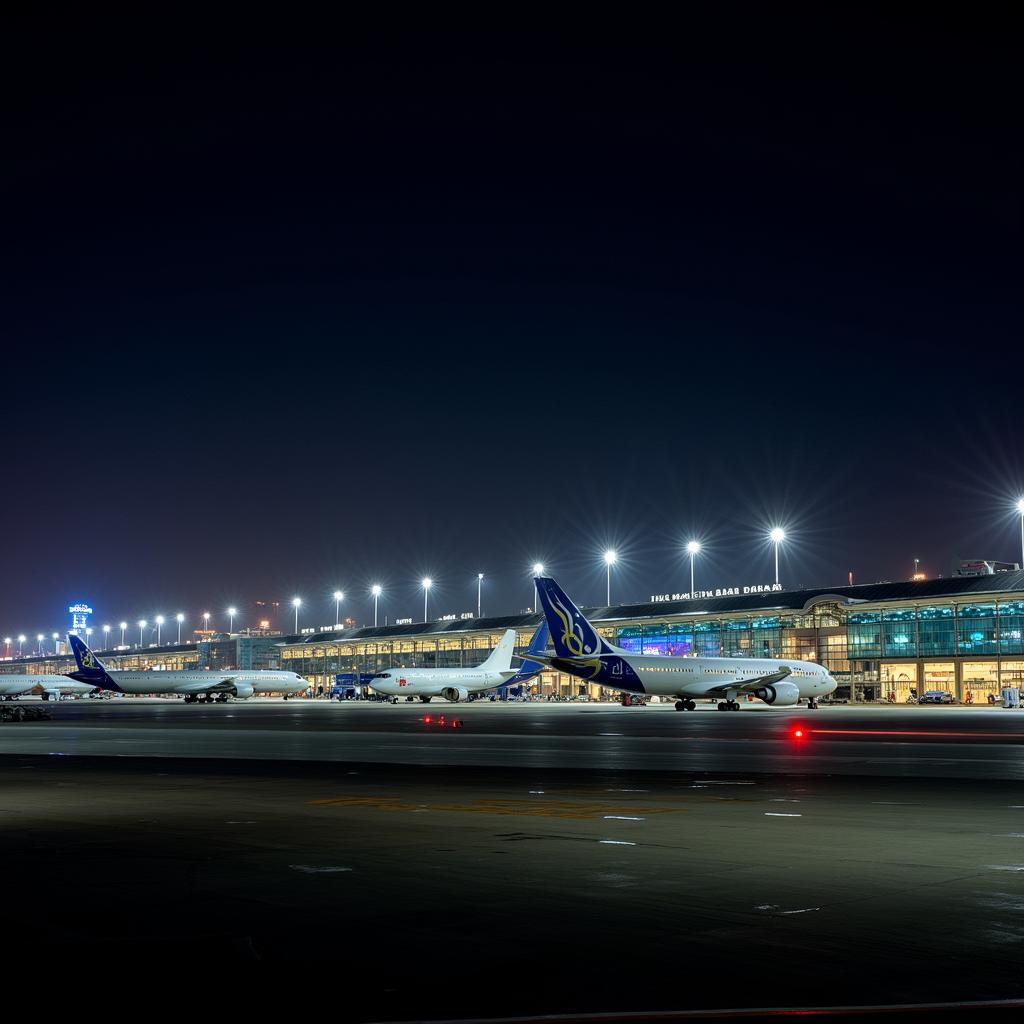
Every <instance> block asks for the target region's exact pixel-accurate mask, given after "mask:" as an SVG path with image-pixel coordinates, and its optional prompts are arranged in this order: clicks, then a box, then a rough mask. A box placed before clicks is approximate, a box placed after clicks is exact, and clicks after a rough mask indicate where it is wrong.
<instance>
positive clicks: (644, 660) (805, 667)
mask: <svg viewBox="0 0 1024 1024" xmlns="http://www.w3.org/2000/svg"><path fill="white" fill-rule="evenodd" d="M621 657H622V658H623V660H624V661H626V662H628V663H629V665H630V667H631V668H632V669H633V671H634V672H635V673H636V675H637V677H638V678H639V680H640V682H641V684H642V685H643V692H644V693H649V694H653V695H658V696H663V697H677V696H678V697H704V696H708V697H713V696H715V695H716V694H718V693H722V692H724V691H723V687H725V686H727V684H730V683H735V684H736V686H737V688H738V689H739V691H740V692H742V688H743V687H744V686H749V684H750V682H751V681H752V680H757V679H763V678H764V677H765V676H771V675H773V674H775V673H778V672H780V671H781V670H782V669H784V668H786V669H789V673H788V674H787V675H786V676H784V677H783V679H782V680H781V681H782V682H786V683H792V684H793V685H794V686H796V687H797V689H798V690H799V691H800V698H801V699H802V700H816V699H817V698H819V697H824V696H827V695H828V694H830V693H832V691H833V690H835V688H836V686H837V683H836V681H835V680H834V679H833V678H832V677H831V676H830V675H829V674H828V671H827V670H826V669H825V667H824V666H823V665H818V664H816V663H815V662H813V661H795V660H793V659H792V658H673V657H657V656H655V657H651V656H649V655H648V656H644V655H631V654H630V655H621ZM623 689H630V687H629V686H627V685H624V686H623Z"/></svg>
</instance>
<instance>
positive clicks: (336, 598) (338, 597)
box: [334, 590, 345, 601]
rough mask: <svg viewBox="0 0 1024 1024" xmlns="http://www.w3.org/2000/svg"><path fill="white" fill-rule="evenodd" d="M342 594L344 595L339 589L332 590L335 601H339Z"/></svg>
mask: <svg viewBox="0 0 1024 1024" xmlns="http://www.w3.org/2000/svg"><path fill="white" fill-rule="evenodd" d="M344 596H345V595H344V594H343V593H342V592H341V591H340V590H336V591H335V592H334V600H335V601H340V600H341V599H342V598H343V597H344Z"/></svg>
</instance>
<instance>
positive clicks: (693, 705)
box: [683, 700, 697, 711]
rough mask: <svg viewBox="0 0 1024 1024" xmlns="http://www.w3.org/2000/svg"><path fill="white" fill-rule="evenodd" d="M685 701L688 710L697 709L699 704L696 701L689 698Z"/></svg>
mask: <svg viewBox="0 0 1024 1024" xmlns="http://www.w3.org/2000/svg"><path fill="white" fill-rule="evenodd" d="M683 703H684V704H685V705H686V710H687V711H696V710H697V705H696V703H695V702H694V701H692V700H687V701H684V702H683Z"/></svg>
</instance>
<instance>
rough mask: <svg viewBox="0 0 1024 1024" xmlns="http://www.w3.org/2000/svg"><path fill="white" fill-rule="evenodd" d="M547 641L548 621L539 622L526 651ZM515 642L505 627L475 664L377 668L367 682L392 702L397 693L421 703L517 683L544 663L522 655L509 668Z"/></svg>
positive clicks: (454, 699) (456, 698)
mask: <svg viewBox="0 0 1024 1024" xmlns="http://www.w3.org/2000/svg"><path fill="white" fill-rule="evenodd" d="M547 642H548V628H547V624H546V623H542V624H541V626H540V627H539V628H538V629H537V632H536V633H534V634H533V637H532V638H531V640H530V646H529V647H528V648H527V649H526V652H527V654H531V655H532V654H533V652H534V651H535V650H536V651H542V650H544V648H545V647H546V646H547ZM515 645H516V631H515V630H514V629H507V630H506V631H505V635H504V636H503V637H502V638H501V640H500V641H499V642H498V646H497V647H495V648H494V650H493V651H492V652H491V654H490V657H488V658H487V660H486V661H485V662H484V663H483V664H482V665H478V666H477V667H476V668H389V669H388V670H387V671H386V672H378V673H377V674H376V675H375V676H374V677H373V678H372V679H371V680H370V686H372V687H373V689H375V690H376V691H377V692H378V693H383V694H387V695H388V696H390V697H391V703H392V704H397V703H398V698H399V697H419V699H420V700H421V701H423V703H424V704H429V703H430V700H431V698H432V697H444V699H445V700H448V701H452V702H458V701H460V700H465V699H466V698H467V697H468V696H469V695H470V694H471V693H480V692H481V691H482V690H491V689H493V688H494V687H495V686H508V685H513V686H516V685H518V684H519V683H523V682H526V681H527V680H529V679H532V678H533V677H534V676H535V675H537V674H538V673H539V672H542V671H543V669H544V666H543V665H539V664H537V662H535V661H530V660H527V659H525V658H523V659H521V660H522V665H520V667H519V668H518V669H515V668H512V651H513V648H514V647H515Z"/></svg>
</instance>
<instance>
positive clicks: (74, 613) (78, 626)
mask: <svg viewBox="0 0 1024 1024" xmlns="http://www.w3.org/2000/svg"><path fill="white" fill-rule="evenodd" d="M68 611H69V612H71V632H72V633H74V634H75V636H85V627H86V626H87V625H88V623H89V616H90V615H92V609H91V608H90V607H89V606H88V605H87V604H85V603H84V602H83V601H79V602H78V604H73V605H71V606H70V607H69V608H68Z"/></svg>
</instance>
